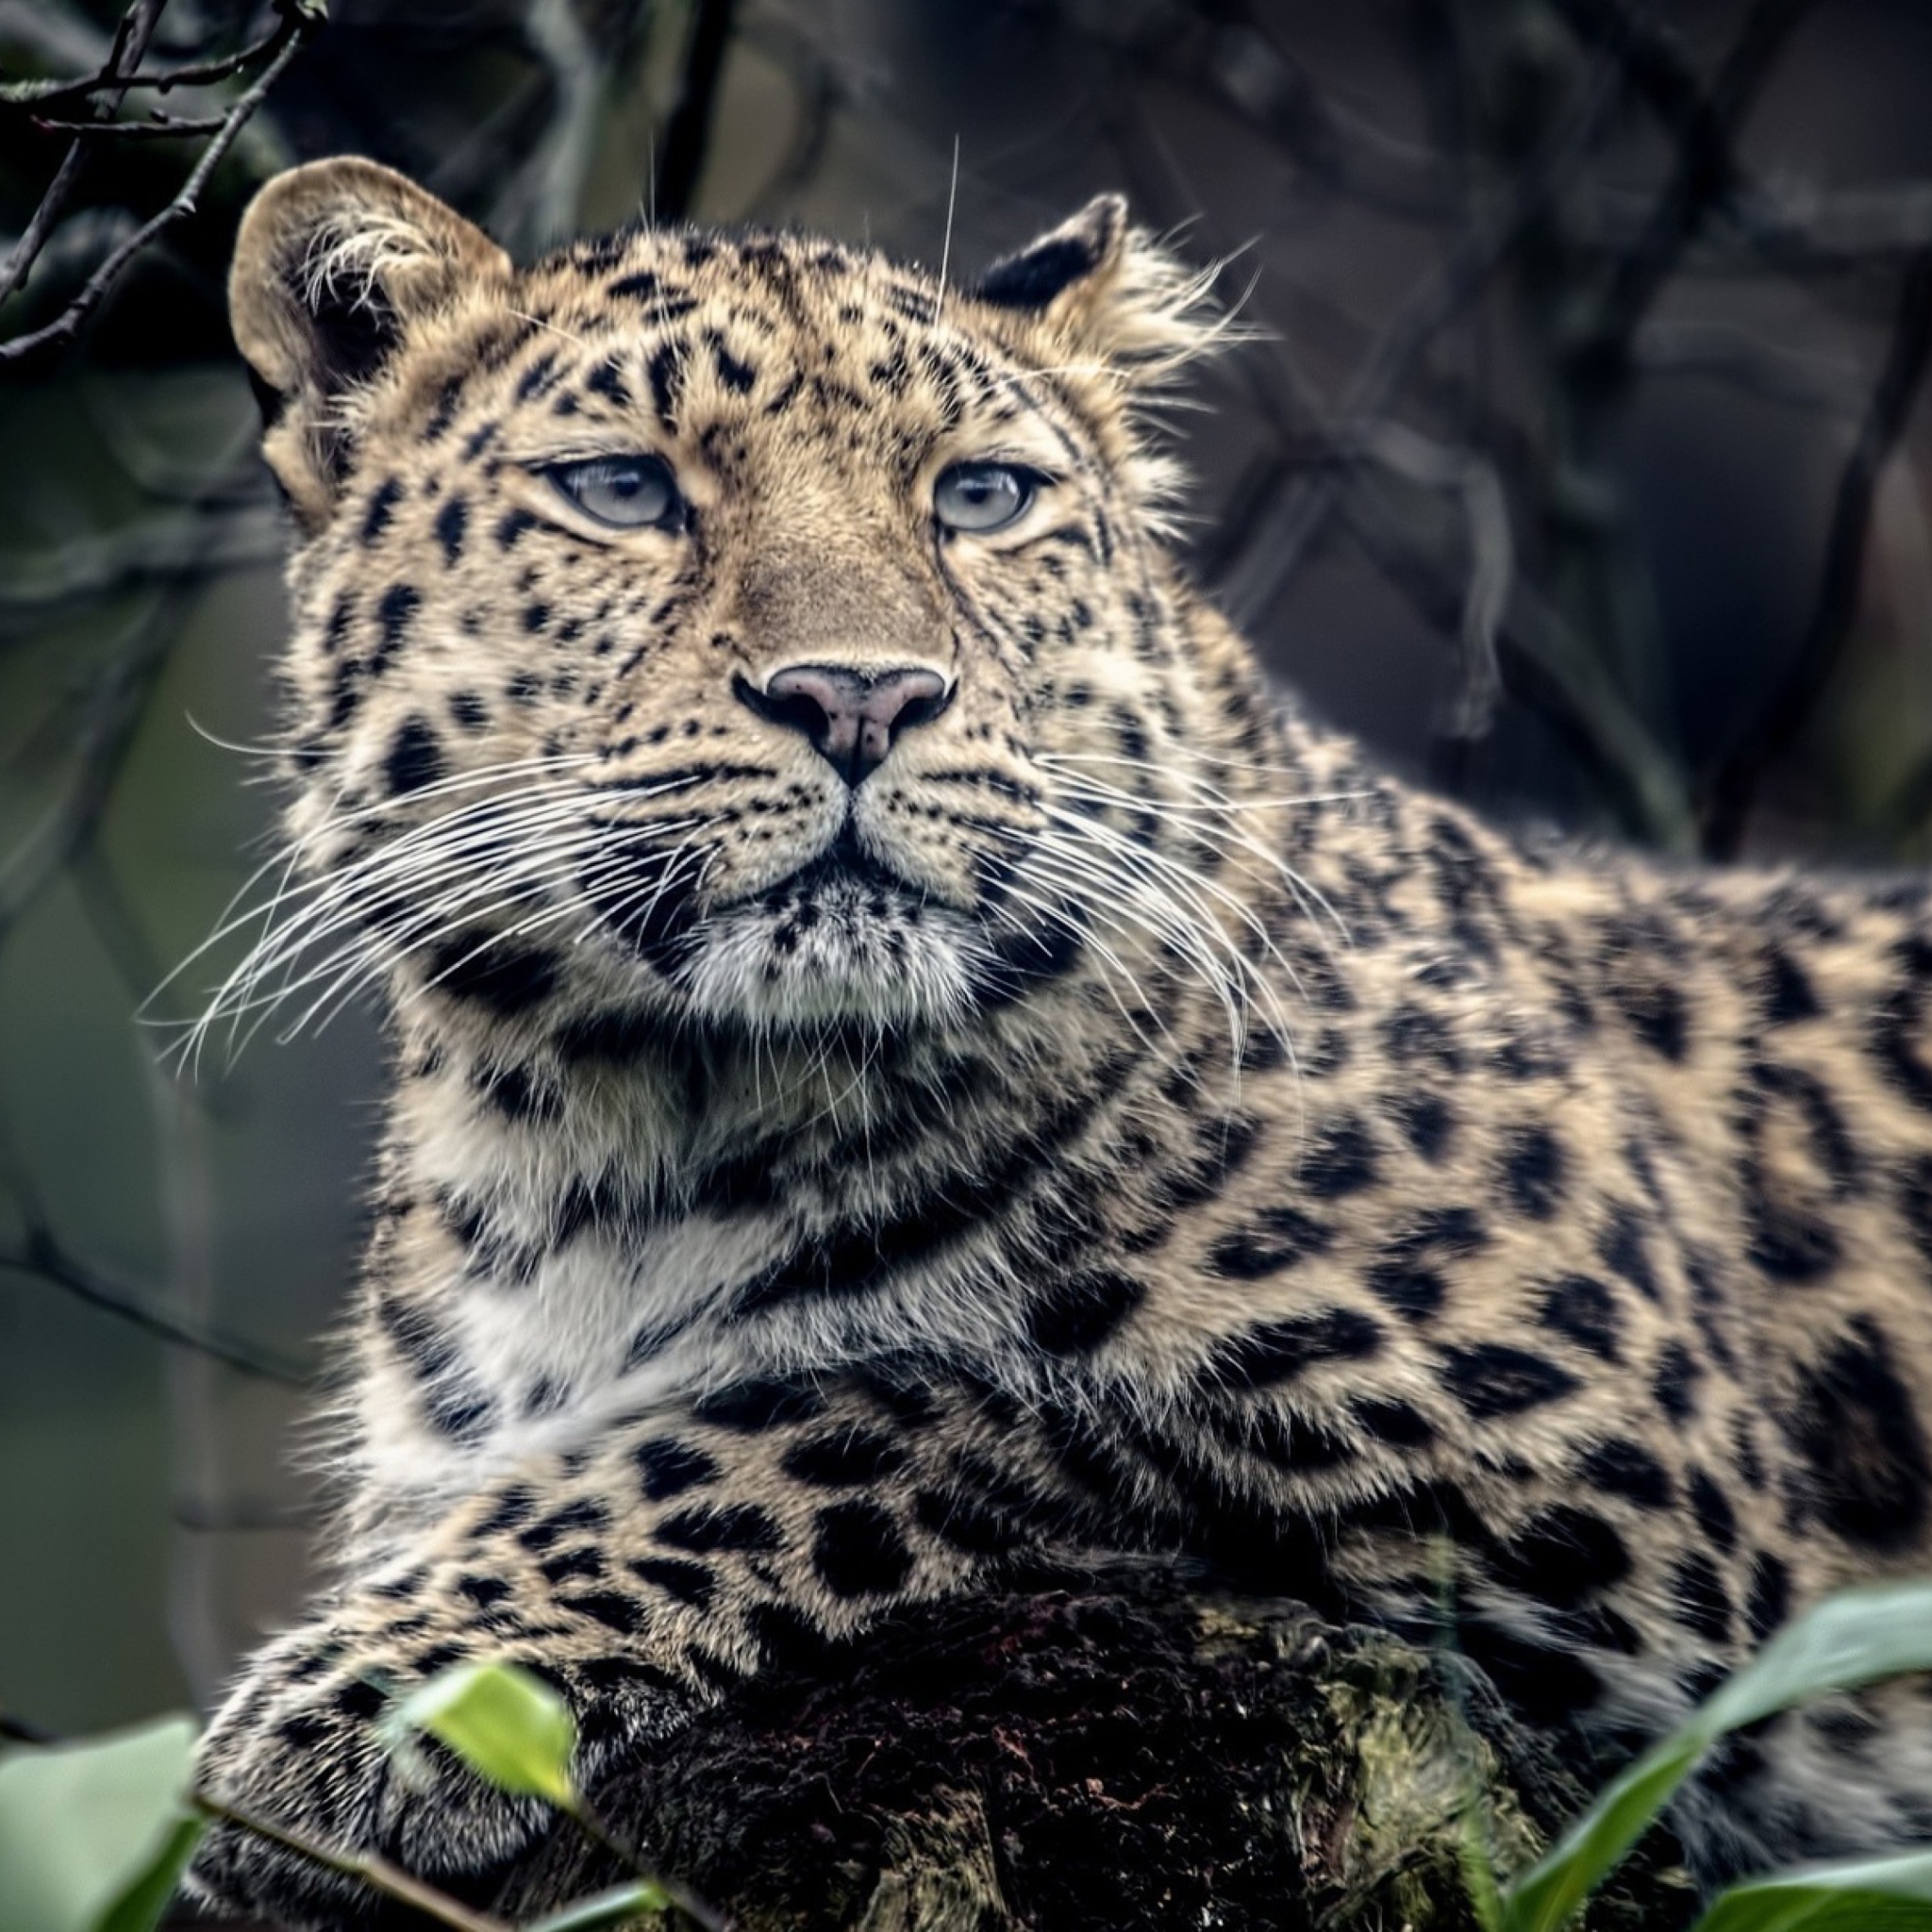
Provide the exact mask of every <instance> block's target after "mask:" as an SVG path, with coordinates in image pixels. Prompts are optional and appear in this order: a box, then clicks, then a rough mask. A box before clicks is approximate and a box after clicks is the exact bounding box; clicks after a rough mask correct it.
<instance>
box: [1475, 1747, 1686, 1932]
mask: <svg viewBox="0 0 1932 1932" xmlns="http://www.w3.org/2000/svg"><path fill="white" fill-rule="evenodd" d="M1703 1752H1704V1740H1702V1739H1701V1738H1687V1737H1685V1736H1684V1735H1683V1734H1682V1733H1681V1732H1680V1733H1679V1734H1678V1735H1677V1736H1676V1737H1674V1738H1672V1739H1670V1740H1667V1741H1666V1742H1665V1743H1663V1744H1659V1745H1658V1746H1657V1749H1656V1750H1654V1751H1651V1752H1648V1753H1647V1754H1646V1755H1645V1756H1643V1757H1640V1758H1639V1759H1638V1760H1637V1762H1636V1763H1635V1764H1633V1765H1632V1766H1631V1767H1630V1768H1629V1770H1628V1771H1626V1772H1624V1774H1623V1776H1622V1777H1620V1778H1618V1779H1617V1780H1616V1781H1615V1782H1614V1783H1613V1784H1611V1785H1610V1786H1608V1787H1607V1789H1606V1790H1605V1791H1604V1793H1603V1795H1602V1796H1601V1797H1600V1798H1598V1799H1597V1801H1596V1803H1595V1804H1594V1805H1592V1806H1591V1807H1590V1809H1589V1810H1588V1811H1586V1812H1585V1813H1584V1814H1583V1816H1582V1817H1581V1818H1579V1819H1578V1820H1577V1821H1576V1823H1575V1824H1573V1825H1572V1826H1571V1827H1570V1829H1569V1830H1568V1831H1567V1832H1565V1833H1564V1834H1563V1836H1562V1838H1561V1839H1559V1840H1557V1844H1556V1846H1555V1848H1554V1849H1553V1850H1551V1851H1549V1852H1548V1853H1546V1854H1545V1855H1544V1856H1543V1857H1541V1858H1540V1859H1539V1860H1538V1861H1537V1862H1536V1864H1534V1865H1532V1866H1531V1867H1530V1869H1529V1870H1528V1871H1527V1872H1525V1873H1524V1874H1523V1876H1522V1877H1521V1878H1519V1879H1518V1880H1517V1881H1516V1883H1515V1884H1514V1885H1512V1886H1511V1887H1510V1888H1509V1889H1508V1890H1507V1891H1506V1892H1505V1893H1504V1894H1503V1932H1556V1928H1557V1926H1559V1925H1565V1924H1568V1923H1569V1922H1570V1918H1571V1916H1572V1914H1573V1913H1574V1912H1575V1911H1576V1909H1577V1908H1578V1907H1580V1906H1581V1905H1582V1904H1583V1902H1584V1900H1585V1899H1587V1898H1588V1897H1589V1896H1590V1895H1591V1892H1592V1891H1594V1890H1596V1888H1597V1887H1598V1886H1599V1885H1600V1884H1601V1883H1602V1882H1603V1879H1604V1875H1605V1874H1607V1872H1608V1871H1609V1870H1610V1868H1611V1867H1612V1866H1614V1865H1615V1864H1616V1863H1617V1861H1618V1860H1619V1859H1620V1858H1622V1857H1623V1856H1624V1853H1625V1852H1627V1851H1628V1850H1629V1849H1630V1847H1631V1846H1632V1845H1634V1844H1635V1843H1636V1842H1637V1840H1639V1839H1641V1837H1642V1836H1643V1834H1644V1832H1645V1830H1646V1829H1647V1828H1648V1827H1649V1824H1650V1822H1651V1820H1652V1819H1653V1818H1655V1817H1656V1816H1657V1812H1658V1811H1659V1810H1660V1809H1661V1808H1662V1807H1663V1806H1664V1805H1665V1804H1667V1803H1668V1802H1669V1800H1670V1796H1671V1793H1672V1792H1673V1791H1674V1790H1676V1789H1677V1787H1678V1786H1679V1785H1680V1784H1682V1783H1683V1782H1684V1778H1685V1775H1686V1774H1688V1773H1689V1771H1690V1769H1691V1766H1692V1765H1693V1764H1695V1763H1696V1762H1697V1760H1698V1758H1699V1757H1701V1756H1702V1755H1703Z"/></svg>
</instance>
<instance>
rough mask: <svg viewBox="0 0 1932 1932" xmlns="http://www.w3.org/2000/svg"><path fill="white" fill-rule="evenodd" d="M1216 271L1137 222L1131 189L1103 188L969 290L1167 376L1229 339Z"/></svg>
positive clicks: (1119, 363)
mask: <svg viewBox="0 0 1932 1932" xmlns="http://www.w3.org/2000/svg"><path fill="white" fill-rule="evenodd" d="M1216 273H1217V271H1216V270H1215V269H1213V268H1208V269H1191V268H1189V267H1188V266H1187V264H1186V263H1184V262H1182V261H1180V260H1179V259H1177V258H1175V257H1174V256H1173V255H1171V254H1169V253H1168V251H1167V250H1166V249H1165V248H1163V247H1162V246H1161V245H1160V244H1159V242H1157V241H1156V240H1155V239H1154V237H1153V236H1152V235H1150V234H1148V233H1147V231H1146V230H1145V229H1144V228H1136V227H1134V226H1132V225H1130V224H1129V222H1128V220H1127V204H1126V202H1125V200H1124V198H1123V197H1122V196H1120V195H1118V194H1102V195H1097V196H1095V197H1094V199H1093V200H1091V201H1090V202H1089V203H1088V204H1087V206H1086V207H1085V208H1082V209H1081V210H1080V212H1079V213H1078V214H1076V215H1074V217H1073V218H1072V219H1071V220H1069V221H1065V222H1062V223H1061V224H1060V225H1059V226H1058V227H1057V228H1050V229H1048V230H1047V232H1046V233H1045V234H1044V235H1041V236H1040V237H1039V238H1038V240H1036V241H1033V242H1028V243H1027V245H1026V246H1025V247H1024V248H1023V249H1021V250H1020V251H1019V253H1018V254H1017V255H1009V256H1008V257H1006V258H1004V259H1003V260H1000V261H996V262H994V263H993V265H992V267H991V268H990V269H988V270H987V272H986V274H985V275H982V276H981V277H980V279H979V282H978V285H977V286H976V287H975V288H974V289H973V290H972V291H970V292H971V293H972V295H973V296H974V299H975V300H977V301H980V302H985V303H988V304H990V305H991V307H993V308H1008V309H1016V310H1020V311H1023V312H1024V313H1027V314H1030V315H1034V316H1037V317H1038V318H1039V319H1040V320H1041V322H1042V323H1044V324H1045V325H1046V326H1047V327H1048V328H1049V329H1051V330H1052V331H1053V332H1054V333H1055V334H1056V335H1058V336H1060V337H1062V338H1064V339H1066V340H1067V341H1069V343H1070V345H1071V346H1074V347H1075V348H1076V349H1077V350H1079V351H1082V352H1084V353H1086V354H1088V355H1091V356H1094V357H1096V358H1098V359H1100V360H1101V361H1103V362H1106V363H1108V364H1110V365H1111V366H1113V367H1114V368H1115V369H1117V370H1118V371H1119V372H1120V373H1121V374H1122V375H1124V376H1125V377H1127V379H1128V380H1129V381H1133V382H1141V383H1145V382H1158V381H1159V380H1161V379H1162V378H1163V377H1165V376H1168V375H1172V374H1173V373H1174V371H1175V370H1177V369H1178V368H1180V367H1181V365H1182V364H1183V363H1185V362H1188V361H1191V359H1192V358H1194V357H1196V356H1198V355H1200V354H1202V353H1203V352H1204V351H1205V350H1207V349H1209V348H1211V347H1213V346H1214V344H1215V343H1216V342H1218V341H1222V340H1224V338H1225V336H1226V334H1227V332H1228V327H1227V317H1226V315H1225V314H1224V312H1223V311H1222V310H1220V309H1219V308H1216V307H1215V305H1214V304H1213V302H1212V301H1211V300H1210V299H1209V291H1210V290H1211V289H1212V287H1213V283H1214V278H1215V275H1216Z"/></svg>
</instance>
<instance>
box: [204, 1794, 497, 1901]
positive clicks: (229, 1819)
mask: <svg viewBox="0 0 1932 1932" xmlns="http://www.w3.org/2000/svg"><path fill="white" fill-rule="evenodd" d="M188 1802H189V1803H190V1804H191V1805H192V1806H193V1807H194V1808H195V1809H196V1810H197V1811H199V1812H201V1813H202V1814H203V1815H204V1816H205V1817H208V1818H213V1819H217V1820H219V1821H220V1822H221V1823H222V1824H232V1825H236V1826H238V1827H239V1828H240V1829H242V1831H251V1832H253V1833H255V1835H256V1836H257V1837H258V1838H265V1839H267V1840H268V1841H269V1842H270V1843H271V1844H277V1845H280V1846H281V1847H282V1848H283V1849H284V1850H285V1851H291V1852H293V1853H294V1854H295V1855H296V1856H297V1857H303V1858H308V1859H309V1860H311V1861H312V1862H313V1863H315V1864H318V1865H323V1866H325V1867H326V1868H327V1869H328V1870H329V1871H331V1872H339V1873H341V1875H342V1876H343V1877H344V1878H353V1879H356V1880H357V1881H358V1883H360V1884H363V1885H366V1886H367V1887H368V1888H369V1889H370V1890H372V1891H377V1892H380V1893H381V1894H382V1895H383V1897H385V1898H391V1899H394V1900H395V1901H396V1903H397V1904H398V1905H405V1906H408V1907H412V1908H413V1909H414V1910H416V1911H419V1912H421V1913H423V1914H424V1916H425V1918H429V1919H433V1920H434V1921H435V1922H436V1924H439V1925H451V1926H454V1927H455V1928H456V1932H511V1927H510V1926H509V1925H508V1924H506V1923H505V1921H503V1920H502V1919H496V1918H491V1916H490V1914H489V1913H487V1912H478V1911H473V1910H472V1909H471V1908H470V1907H468V1906H466V1905H463V1904H460V1903H459V1902H458V1900H456V1899H453V1898H451V1897H450V1896H449V1895H448V1894H447V1893H446V1892H441V1891H438V1890H436V1889H435V1887H434V1886H429V1885H425V1884H424V1883H423V1881H422V1880H421V1879H420V1878H412V1877H411V1876H410V1875H409V1874H408V1873H407V1872H405V1871H404V1870H403V1868H402V1867H401V1866H400V1865H392V1864H391V1863H390V1861H389V1860H388V1859H387V1858H384V1857H377V1855H376V1854H375V1853H374V1852H344V1851H339V1850H338V1849H337V1848H336V1847H335V1846H333V1845H329V1844H325V1843H324V1842H323V1841H322V1840H320V1839H314V1838H310V1837H309V1836H308V1833H307V1832H305V1831H301V1830H298V1829H297V1828H296V1827H295V1826H293V1825H291V1824H277V1823H276V1822H275V1820H274V1819H273V1818H264V1817H263V1816H262V1815H261V1814H260V1813H259V1812H258V1811H252V1810H249V1809H247V1808H246V1807H242V1806H241V1805H231V1804H228V1803H225V1801H224V1800H222V1799H220V1798H215V1797H211V1796H210V1795H209V1794H208V1792H207V1791H201V1790H197V1791H192V1792H190V1793H189V1798H188Z"/></svg>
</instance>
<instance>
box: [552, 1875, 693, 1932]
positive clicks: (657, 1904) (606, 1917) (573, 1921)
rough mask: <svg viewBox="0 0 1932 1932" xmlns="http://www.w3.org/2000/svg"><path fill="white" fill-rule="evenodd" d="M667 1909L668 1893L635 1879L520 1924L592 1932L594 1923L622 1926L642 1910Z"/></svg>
mask: <svg viewBox="0 0 1932 1932" xmlns="http://www.w3.org/2000/svg"><path fill="white" fill-rule="evenodd" d="M670 1909H671V1896H670V1894H669V1893H668V1892H666V1891H665V1890H663V1889H662V1887H660V1886H656V1885H653V1884H652V1883H651V1881H650V1880H649V1879H648V1878H645V1879H639V1880H634V1881H633V1882H632V1883H631V1884H629V1885H620V1886H618V1887H617V1888H616V1889H615V1890H611V1891H600V1892H597V1893H595V1894H593V1895H592V1896H591V1897H590V1898H580V1899H578V1900H577V1902H576V1903H575V1905H572V1906H565V1907H564V1908H563V1909H562V1910H561V1911H560V1912H551V1913H549V1914H547V1915H546V1916H545V1917H543V1918H541V1919H537V1920H534V1921H533V1922H532V1923H531V1924H527V1925H525V1927H524V1932H592V1928H594V1927H596V1926H600V1925H622V1924H626V1923H628V1922H629V1921H631V1920H634V1919H637V1918H639V1917H640V1916H641V1915H642V1914H643V1913H646V1912H651V1913H660V1912H667V1911H669V1910H670Z"/></svg>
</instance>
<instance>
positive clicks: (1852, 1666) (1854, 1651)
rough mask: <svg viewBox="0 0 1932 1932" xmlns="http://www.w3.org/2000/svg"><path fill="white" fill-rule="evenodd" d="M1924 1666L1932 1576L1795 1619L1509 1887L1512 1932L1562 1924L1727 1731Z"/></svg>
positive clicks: (1847, 1595)
mask: <svg viewBox="0 0 1932 1932" xmlns="http://www.w3.org/2000/svg"><path fill="white" fill-rule="evenodd" d="M1926 1670H1932V1584H1924V1583H1900V1584H1882V1585H1878V1586H1875V1587H1874V1588H1871V1589H1867V1590H1851V1591H1844V1592H1843V1593H1842V1594H1841V1595H1839V1596H1835V1597H1829V1598H1827V1599H1826V1600H1825V1601H1824V1603H1822V1604H1819V1605H1818V1606H1817V1607H1815V1608H1813V1609H1811V1610H1808V1611H1807V1612H1806V1614H1805V1615H1804V1616H1802V1617H1800V1618H1799V1619H1798V1620H1797V1621H1796V1622H1795V1623H1793V1624H1788V1625H1787V1626H1786V1627H1785V1628H1784V1629H1783V1630H1781V1631H1780V1632H1779V1633H1778V1635H1777V1636H1776V1637H1775V1638H1774V1639H1773V1640H1772V1641H1771V1642H1770V1643H1768V1644H1767V1645H1766V1646H1765V1647H1764V1649H1763V1650H1762V1651H1761V1652H1760V1653H1759V1654H1758V1656H1757V1657H1755V1658H1754V1659H1753V1660H1752V1661H1751V1662H1750V1663H1749V1664H1747V1665H1746V1666H1745V1667H1744V1668H1743V1669H1742V1670H1741V1671H1740V1672H1739V1673H1738V1674H1737V1675H1736V1676H1734V1677H1732V1678H1730V1679H1729V1680H1728V1681H1727V1682H1726V1683H1724V1685H1722V1686H1720V1688H1719V1689H1718V1691H1716V1692H1715V1694H1714V1695H1713V1696H1712V1697H1711V1698H1710V1700H1709V1702H1708V1703H1707V1704H1705V1705H1703V1706H1701V1707H1699V1708H1698V1709H1697V1710H1695V1711H1693V1712H1692V1713H1691V1717H1690V1719H1689V1720H1688V1722H1686V1724H1684V1725H1683V1726H1682V1728H1681V1729H1679V1730H1678V1731H1676V1732H1675V1733H1674V1734H1673V1735H1672V1736H1671V1737H1669V1738H1666V1739H1665V1740H1663V1741H1662V1742H1661V1743H1660V1744H1658V1745H1657V1746H1656V1747H1655V1748H1654V1749H1653V1750H1651V1751H1650V1752H1649V1753H1647V1754H1646V1755H1645V1756H1644V1757H1641V1758H1639V1759H1638V1761H1637V1762H1636V1763H1635V1764H1634V1765H1632V1766H1631V1767H1630V1769H1629V1770H1628V1771H1626V1772H1625V1773H1624V1774H1623V1776H1622V1777H1620V1778H1618V1779H1617V1780H1616V1782H1615V1783H1614V1784H1612V1785H1611V1786H1610V1787H1609V1788H1608V1790H1606V1791H1605V1792H1604V1794H1603V1795H1602V1796H1601V1797H1600V1798H1598V1800H1597V1801H1596V1803H1595V1804H1594V1805H1592V1806H1591V1808H1590V1809H1589V1810H1588V1811H1587V1812H1586V1813H1585V1814H1584V1815H1583V1817H1582V1818H1580V1819H1579V1820H1578V1821H1577V1822H1576V1823H1575V1824H1574V1825H1572V1826H1571V1827H1570V1829H1569V1830H1568V1831H1567V1832H1565V1833H1564V1835H1563V1837H1562V1838H1561V1840H1559V1841H1558V1842H1557V1845H1556V1846H1555V1847H1554V1848H1553V1849H1552V1850H1551V1851H1550V1852H1549V1853H1548V1854H1546V1855H1545V1856H1544V1857H1542V1858H1541V1859H1540V1860H1539V1861H1538V1862H1537V1863H1536V1864H1535V1865H1533V1866H1532V1867H1531V1868H1530V1869H1529V1871H1528V1872H1526V1873H1524V1875H1523V1876H1522V1877H1521V1878H1519V1879H1518V1880H1517V1881H1516V1883H1515V1884H1514V1885H1513V1886H1511V1887H1510V1888H1509V1890H1508V1891H1507V1892H1506V1893H1505V1894H1504V1900H1503V1926H1504V1932H1556V1928H1557V1927H1558V1926H1560V1925H1563V1924H1567V1923H1568V1922H1569V1920H1570V1918H1571V1916H1572V1915H1573V1914H1574V1912H1575V1911H1576V1909H1577V1908H1578V1907H1580V1906H1581V1905H1582V1904H1583V1902H1584V1900H1585V1899H1587V1898H1588V1897H1589V1896H1590V1894H1591V1892H1592V1891H1594V1890H1596V1888H1597V1886H1598V1885H1600V1884H1601V1883H1602V1882H1603V1879H1604V1877H1605V1875H1606V1874H1607V1873H1608V1872H1609V1870H1610V1869H1611V1867H1612V1866H1614V1865H1615V1864H1616V1863H1617V1861H1618V1860H1619V1859H1620V1858H1621V1857H1623V1856H1624V1853H1625V1852H1627V1851H1628V1850H1629V1849H1630V1847H1631V1846H1632V1845H1634V1844H1635V1843H1636V1842H1637V1840H1639V1839H1640V1838H1641V1837H1642V1835H1643V1833H1644V1831H1645V1829H1646V1828H1647V1827H1648V1825H1649V1824H1650V1822H1651V1820H1652V1819H1653V1818H1655V1817H1656V1815H1657V1812H1658V1811H1659V1810H1661V1809H1662V1808H1663V1807H1664V1806H1665V1805H1666V1804H1668V1803H1669V1802H1670V1798H1671V1794H1672V1793H1673V1792H1674V1790H1676V1789H1677V1787H1678V1786H1679V1785H1680V1784H1681V1783H1682V1782H1683V1781H1684V1779H1685V1777H1686V1776H1688V1775H1689V1774H1690V1772H1691V1768H1692V1767H1693V1766H1694V1765H1695V1764H1696V1762H1697V1760H1698V1758H1700V1757H1702V1756H1703V1755H1704V1753H1705V1752H1706V1751H1707V1750H1708V1749H1709V1747H1710V1746H1711V1745H1712V1744H1713V1743H1715V1742H1716V1740H1718V1739H1719V1738H1721V1737H1722V1736H1723V1735H1724V1733H1725V1732H1726V1731H1734V1730H1736V1729H1737V1728H1738V1726H1739V1725H1740V1724H1755V1723H1756V1722H1757V1720H1758V1719H1759V1718H1762V1717H1769V1716H1770V1715H1771V1714H1772V1713H1773V1712H1774V1711H1778V1710H1783V1709H1784V1708H1785V1707H1787V1706H1789V1705H1792V1704H1797V1703H1801V1702H1802V1701H1803V1700H1804V1699H1806V1698H1807V1697H1817V1696H1821V1695H1823V1694H1824V1692H1826V1691H1844V1690H1849V1689H1851V1688H1852V1687H1853V1686H1855V1685H1858V1684H1869V1683H1872V1682H1874V1680H1875V1679H1877V1678H1880V1677H1894V1676H1898V1675H1900V1674H1903V1673H1905V1672H1907V1671H1926ZM1913 1909H1916V1907H1913ZM1790 1923H1792V1924H1800V1923H1809V1922H1808V1921H1798V1920H1793V1921H1791V1922H1790ZM1833 1923H1837V1922H1836V1921H1834V1922H1833ZM1914 1923H1917V1922H1916V1921H1914Z"/></svg>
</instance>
